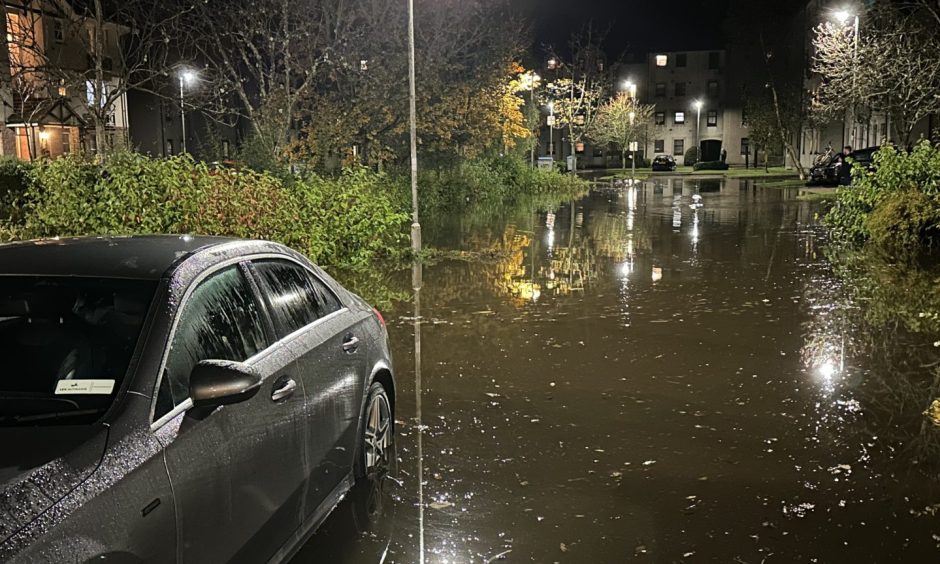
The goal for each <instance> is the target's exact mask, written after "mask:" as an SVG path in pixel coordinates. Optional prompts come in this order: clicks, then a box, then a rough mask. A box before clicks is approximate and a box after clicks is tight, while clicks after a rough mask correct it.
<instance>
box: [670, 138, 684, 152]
mask: <svg viewBox="0 0 940 564" xmlns="http://www.w3.org/2000/svg"><path fill="white" fill-rule="evenodd" d="M672 154H673V155H684V154H685V139H676V140H674V141H673V142H672Z"/></svg>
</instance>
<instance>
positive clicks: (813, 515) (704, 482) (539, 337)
mask: <svg viewBox="0 0 940 564" xmlns="http://www.w3.org/2000/svg"><path fill="white" fill-rule="evenodd" d="M696 195H699V196H701V197H700V198H698V197H694V196H696ZM818 211H819V209H818V207H816V206H814V205H812V204H809V203H804V202H800V201H797V200H796V198H795V194H794V193H793V192H792V191H788V190H775V189H762V188H759V187H755V186H752V185H751V184H749V183H746V182H743V181H741V182H739V181H735V180H731V181H727V183H725V181H718V180H713V181H710V180H689V179H680V178H676V179H659V180H651V181H648V182H646V183H644V184H641V185H639V186H638V187H636V188H625V187H612V188H610V189H604V190H596V191H594V192H592V193H591V194H590V195H589V196H587V197H585V198H584V199H582V200H580V201H576V202H570V203H568V204H565V205H562V206H560V207H558V208H556V209H553V210H551V212H546V211H538V210H535V209H521V210H519V209H517V210H509V211H506V210H502V211H499V212H493V213H492V214H490V215H486V214H483V216H482V217H481V216H472V217H470V218H469V219H467V218H466V217H465V218H464V219H462V220H458V219H454V220H452V221H451V222H448V221H447V220H440V221H439V222H438V223H437V224H433V223H432V224H431V225H432V226H431V227H430V228H429V229H428V230H427V233H428V235H427V236H428V238H429V239H430V241H429V242H430V243H431V244H434V245H438V246H444V247H449V248H454V249H459V250H467V251H480V252H483V253H482V257H483V258H482V259H474V260H472V261H467V262H463V261H448V262H444V263H441V264H437V265H433V266H426V267H424V270H423V288H422V290H421V295H420V301H421V311H420V312H419V313H420V318H419V320H418V321H419V323H420V350H421V357H420V368H421V386H422V389H421V390H420V391H419V393H420V397H421V423H422V424H423V426H424V431H423V436H422V445H421V448H420V450H419V448H418V444H417V434H418V428H417V427H416V423H417V422H416V415H417V414H416V412H415V408H416V402H415V398H416V390H415V386H414V385H415V373H414V371H415V362H416V358H415V343H416V341H415V335H414V330H415V319H414V317H415V313H414V309H413V308H414V304H412V303H401V304H399V305H398V306H397V307H396V308H395V309H394V310H392V311H389V312H388V314H389V315H388V316H387V317H388V319H389V325H390V327H389V330H390V333H391V337H392V340H393V349H394V354H395V361H396V368H397V378H398V382H399V388H400V389H399V392H398V395H399V405H398V406H397V413H396V418H397V419H398V421H399V431H400V433H399V439H398V454H399V459H400V461H401V463H400V465H399V468H398V472H397V478H399V479H400V481H401V484H400V485H396V484H392V485H391V487H390V488H388V489H389V491H390V495H391V496H392V497H393V498H394V500H393V501H395V503H394V505H395V506H396V511H395V512H394V513H391V512H385V513H383V514H382V515H379V520H381V518H382V516H383V515H384V516H385V519H386V521H390V522H391V526H382V527H378V528H377V529H376V530H378V531H380V532H379V533H376V532H374V531H372V532H368V531H369V529H368V527H365V526H363V527H362V528H361V531H367V532H364V533H363V532H359V533H358V536H356V535H351V536H349V537H348V539H349V542H350V543H351V544H352V546H354V547H361V546H372V545H374V544H375V543H374V541H375V537H376V535H383V534H387V535H388V538H389V539H390V542H388V553H387V555H386V557H387V561H390V562H418V561H419V547H420V546H421V541H422V539H423V544H424V547H425V549H424V557H425V561H427V562H489V561H493V560H494V559H495V558H500V559H505V560H506V561H509V562H556V561H557V562H624V561H633V560H636V561H649V562H686V561H687V562H696V561H714V562H745V563H761V562H787V563H789V562H851V561H858V562H902V561H911V562H935V561H938V560H940V550H938V544H940V487H938V481H937V477H938V467H940V464H938V463H940V454H938V453H940V430H938V428H937V427H935V426H934V424H933V421H932V420H931V419H930V418H929V417H928V416H927V415H925V414H924V413H923V412H924V410H925V409H926V408H928V406H929V405H930V402H931V399H932V398H933V397H935V396H936V395H937V391H936V387H937V381H936V377H935V368H936V367H935V364H936V363H937V361H938V360H940V355H938V354H937V353H936V352H935V351H936V350H937V349H936V348H935V347H934V346H933V342H932V341H933V339H930V338H929V335H923V336H918V335H917V334H915V333H911V332H908V331H906V329H905V328H903V327H902V326H901V325H899V324H896V323H895V324H891V323H889V322H886V321H885V320H884V319H883V318H879V317H878V315H873V313H872V311H871V308H872V307H874V306H873V305H872V303H873V300H870V299H862V297H861V294H860V291H859V290H858V288H856V287H855V285H854V282H852V281H851V279H849V278H846V275H845V273H846V272H849V271H850V270H851V268H848V267H844V265H841V264H833V262H832V260H830V259H831V255H832V253H830V252H829V251H828V250H827V249H826V240H825V236H824V235H825V234H824V231H823V230H822V229H821V228H820V227H818V218H817V213H818ZM840 274H841V275H840ZM406 278H408V276H407V275H406V274H403V275H402V288H407V287H409V284H408V280H406ZM866 295H867V294H866ZM889 306H890V304H889ZM882 307H884V304H882ZM897 307H905V305H904V304H898V306H897ZM914 315H915V316H916V313H915V314H914ZM419 458H420V460H421V462H422V466H423V467H422V473H423V478H424V483H423V488H422V491H421V499H419V488H418V481H417V478H418V477H417V474H416V473H417V469H418V460H419ZM419 504H421V505H420V507H422V508H423V512H422V513H423V514H422V515H421V520H420V521H419ZM358 530H359V529H357V531H358ZM318 537H319V539H318V538H317V537H315V539H314V540H315V541H317V540H319V541H320V542H322V540H323V539H322V536H321V535H318ZM370 543H371V544H370ZM379 552H381V551H379ZM343 554H344V557H345V558H353V556H354V555H355V556H357V557H360V558H361V559H363V560H366V561H368V560H373V561H374V560H375V559H376V556H375V551H374V550H373V551H372V552H369V551H368V550H348V551H345V552H344V553H343Z"/></svg>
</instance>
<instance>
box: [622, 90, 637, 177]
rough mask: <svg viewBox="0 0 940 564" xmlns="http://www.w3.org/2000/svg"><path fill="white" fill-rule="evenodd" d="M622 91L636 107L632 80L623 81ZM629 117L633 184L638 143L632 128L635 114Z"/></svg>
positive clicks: (631, 113) (631, 112) (633, 112)
mask: <svg viewBox="0 0 940 564" xmlns="http://www.w3.org/2000/svg"><path fill="white" fill-rule="evenodd" d="M623 90H624V92H626V93H627V95H628V96H629V97H630V103H631V105H633V107H636V106H635V104H636V83H635V82H633V81H632V80H625V81H624V82H623ZM629 116H630V137H631V138H632V141H630V147H629V148H630V161H631V162H630V168H631V169H632V173H631V178H632V179H633V182H634V183H635V182H636V146H637V143H638V141H637V138H636V129H635V128H634V127H633V126H634V121H635V120H636V112H635V111H633V110H631V111H630V113H629Z"/></svg>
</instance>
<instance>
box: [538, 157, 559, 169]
mask: <svg viewBox="0 0 940 564" xmlns="http://www.w3.org/2000/svg"><path fill="white" fill-rule="evenodd" d="M538 164H539V168H543V169H547V170H552V168H554V166H555V159H553V158H552V157H539V163H538Z"/></svg>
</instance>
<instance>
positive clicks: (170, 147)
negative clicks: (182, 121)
mask: <svg viewBox="0 0 940 564" xmlns="http://www.w3.org/2000/svg"><path fill="white" fill-rule="evenodd" d="M166 154H167V156H170V155H172V154H174V153H173V140H172V139H167V140H166Z"/></svg>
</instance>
